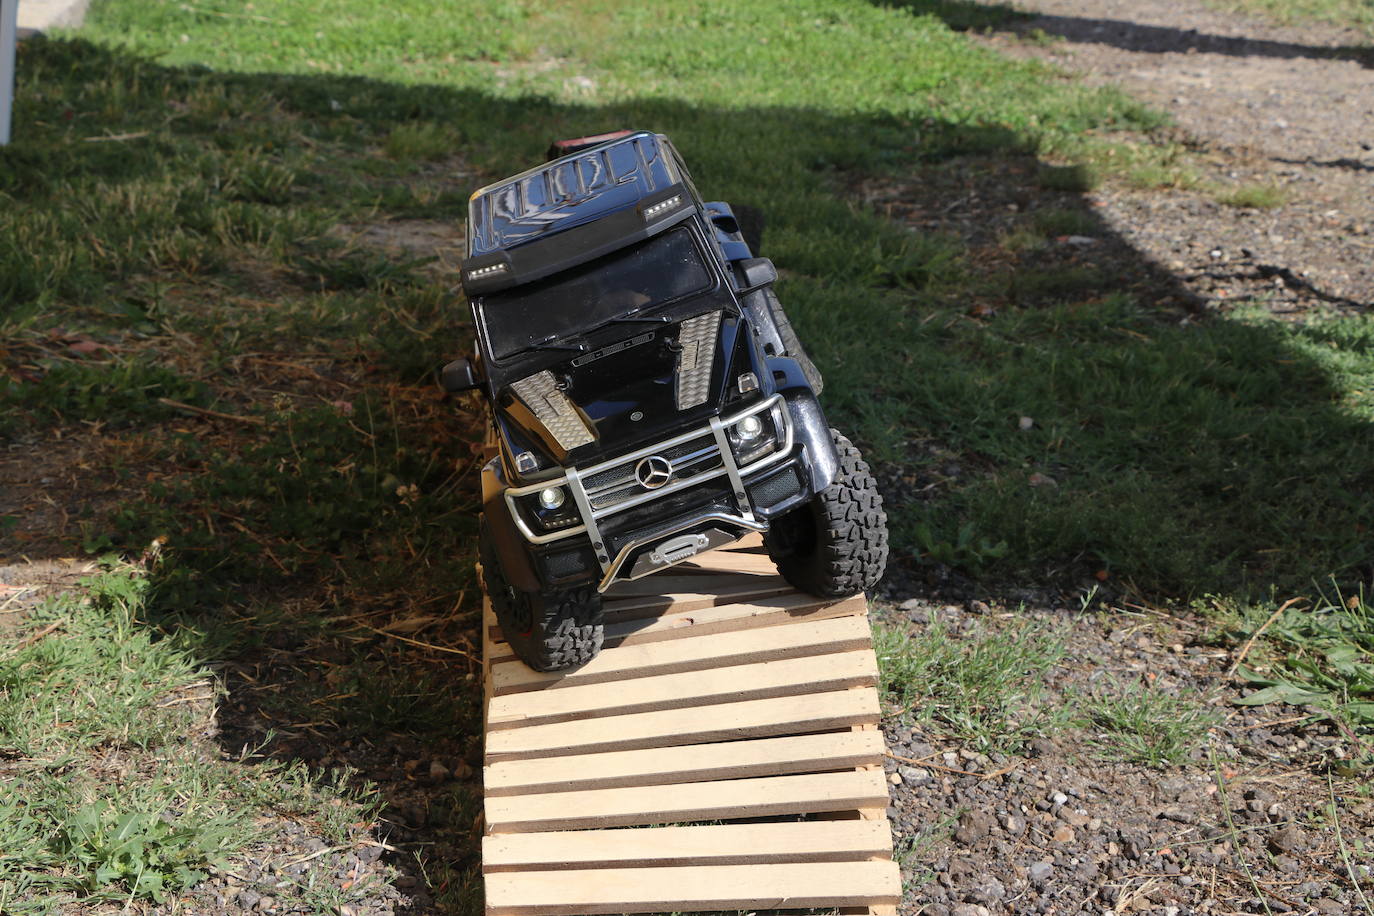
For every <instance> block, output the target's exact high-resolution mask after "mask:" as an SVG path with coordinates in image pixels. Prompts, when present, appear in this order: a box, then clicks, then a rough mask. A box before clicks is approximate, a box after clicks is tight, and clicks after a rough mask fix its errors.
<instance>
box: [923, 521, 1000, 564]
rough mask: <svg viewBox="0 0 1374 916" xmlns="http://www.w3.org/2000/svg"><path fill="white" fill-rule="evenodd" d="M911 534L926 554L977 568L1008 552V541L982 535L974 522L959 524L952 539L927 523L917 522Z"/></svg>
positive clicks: (947, 561) (944, 561)
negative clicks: (942, 537)
mask: <svg viewBox="0 0 1374 916" xmlns="http://www.w3.org/2000/svg"><path fill="white" fill-rule="evenodd" d="M911 537H912V538H913V539H914V540H915V542H916V544H917V545H918V546H919V547H920V548H921V550H922V551H923V552H924V554H925V556H926V557H928V558H930V559H932V560H934V561H935V562H937V563H944V564H945V565H946V566H958V567H961V568H964V569H974V570H976V569H980V568H982V567H983V566H985V565H986V564H987V563H988V562H989V561H991V560H997V559H1000V558H1001V557H1003V556H1005V555H1006V553H1007V542H1006V541H993V540H992V539H990V538H988V537H985V536H981V535H979V534H978V532H977V531H976V530H975V528H974V526H973V523H972V522H965V523H964V524H962V525H960V526H959V530H958V532H957V533H956V534H955V536H954V539H953V540H949V541H942V540H939V539H937V538H936V536H935V534H934V533H933V532H932V531H931V528H930V526H929V525H928V524H926V523H924V522H916V523H915V524H914V525H913V526H912V530H911Z"/></svg>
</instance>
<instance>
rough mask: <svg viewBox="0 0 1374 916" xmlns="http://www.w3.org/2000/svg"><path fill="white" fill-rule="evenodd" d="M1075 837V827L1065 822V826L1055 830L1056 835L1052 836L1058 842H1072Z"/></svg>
mask: <svg viewBox="0 0 1374 916" xmlns="http://www.w3.org/2000/svg"><path fill="white" fill-rule="evenodd" d="M1073 838H1074V832H1073V828H1072V827H1070V826H1069V825H1068V824H1065V825H1064V826H1063V827H1060V828H1059V829H1058V830H1056V831H1055V832H1054V835H1053V836H1051V837H1050V839H1052V840H1054V841H1055V842H1056V843H1072V842H1073Z"/></svg>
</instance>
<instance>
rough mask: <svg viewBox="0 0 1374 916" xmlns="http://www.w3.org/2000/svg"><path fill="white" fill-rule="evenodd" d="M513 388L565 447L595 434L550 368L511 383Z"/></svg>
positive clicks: (589, 439) (572, 447) (584, 443)
mask: <svg viewBox="0 0 1374 916" xmlns="http://www.w3.org/2000/svg"><path fill="white" fill-rule="evenodd" d="M511 389H512V390H513V391H514V392H515V394H516V395H517V396H518V397H519V398H520V400H522V401H524V402H525V406H526V407H528V408H529V409H530V411H531V412H532V413H533V414H534V415H535V417H536V418H537V419H538V420H539V422H540V423H543V424H544V428H545V429H547V430H548V431H549V433H550V434H551V435H552V436H553V438H554V441H556V442H557V443H558V444H559V446H560V447H562V448H563V449H564V450H565V451H569V452H570V451H572V450H573V449H575V448H577V447H578V446H579V445H586V444H587V443H588V442H591V441H592V440H593V439H594V438H595V437H594V436H593V435H592V431H591V430H590V429H588V428H587V424H586V423H584V422H583V421H582V416H581V415H580V414H579V413H578V412H577V408H576V407H574V406H573V403H572V401H570V400H568V396H567V395H566V394H564V393H563V392H562V391H559V390H558V385H557V384H556V383H555V382H554V380H553V373H552V372H549V371H548V370H547V369H546V370H545V371H543V372H536V373H535V374H534V375H531V376H529V377H528V378H522V379H521V380H520V381H518V382H516V383H515V384H513V385H511Z"/></svg>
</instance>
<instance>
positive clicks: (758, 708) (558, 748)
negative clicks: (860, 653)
mask: <svg viewBox="0 0 1374 916" xmlns="http://www.w3.org/2000/svg"><path fill="white" fill-rule="evenodd" d="M878 718H879V712H878V693H877V691H876V690H874V689H873V688H872V687H861V688H857V689H852V690H837V691H833V692H831V693H813V694H808V695H806V696H800V697H780V698H778V699H772V700H748V701H746V702H743V703H721V704H717V705H714V706H694V707H691V708H688V709H669V710H664V711H662V712H641V713H635V714H634V715H628V716H616V717H615V718H614V719H592V720H589V721H586V722H559V723H555V724H553V725H528V726H526V727H524V728H511V729H505V730H503V731H494V732H490V733H488V735H487V762H489V763H494V762H496V761H498V760H519V759H528V758H533V757H556V756H563V755H566V754H579V753H587V754H590V753H596V752H599V751H615V750H635V749H638V748H649V747H673V746H675V745H684V744H699V743H702V742H707V741H728V740H731V739H735V738H762V737H773V736H776V735H787V734H804V733H807V732H819V731H825V730H827V729H837V728H847V727H849V726H851V725H856V724H862V723H865V722H874V723H876V722H877V721H878Z"/></svg>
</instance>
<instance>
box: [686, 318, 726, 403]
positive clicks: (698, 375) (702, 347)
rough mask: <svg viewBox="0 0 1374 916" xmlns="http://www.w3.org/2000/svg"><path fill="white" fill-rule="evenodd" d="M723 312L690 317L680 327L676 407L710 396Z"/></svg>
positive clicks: (701, 400) (701, 401)
mask: <svg viewBox="0 0 1374 916" xmlns="http://www.w3.org/2000/svg"><path fill="white" fill-rule="evenodd" d="M719 334H720V312H719V311H715V312H707V313H706V314H705V315H698V316H696V317H695V318H688V319H687V320H686V321H684V322H683V323H682V325H681V327H680V331H679V333H678V338H677V342H678V346H680V347H681V348H682V350H681V352H679V353H678V356H677V409H678V410H688V409H690V408H693V407H700V406H701V405H702V404H705V403H706V400H707V398H709V397H710V396H711V367H712V366H713V365H714V364H715V361H716V338H717V337H718V336H719Z"/></svg>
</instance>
